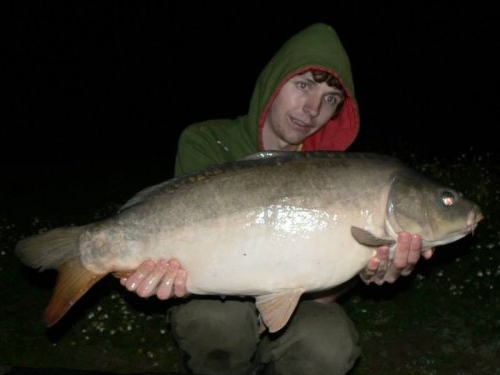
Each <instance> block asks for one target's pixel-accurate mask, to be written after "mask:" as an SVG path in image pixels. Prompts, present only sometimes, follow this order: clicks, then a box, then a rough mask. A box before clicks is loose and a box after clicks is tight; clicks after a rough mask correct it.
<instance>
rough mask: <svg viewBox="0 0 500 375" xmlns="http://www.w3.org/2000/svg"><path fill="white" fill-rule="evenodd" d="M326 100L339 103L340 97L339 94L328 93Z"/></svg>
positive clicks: (330, 102)
mask: <svg viewBox="0 0 500 375" xmlns="http://www.w3.org/2000/svg"><path fill="white" fill-rule="evenodd" d="M325 100H326V102H327V103H329V104H337V103H338V102H339V98H338V96H337V95H327V96H326V97H325Z"/></svg>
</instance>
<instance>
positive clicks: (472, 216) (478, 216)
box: [463, 208, 484, 235]
mask: <svg viewBox="0 0 500 375" xmlns="http://www.w3.org/2000/svg"><path fill="white" fill-rule="evenodd" d="M483 219H484V215H483V213H482V212H481V210H480V209H479V208H475V209H473V210H471V212H469V215H467V225H466V226H465V228H464V229H463V234H464V235H467V234H469V233H471V234H472V235H473V234H474V230H475V229H476V227H477V225H478V224H479V222H480V221H481V220H483Z"/></svg>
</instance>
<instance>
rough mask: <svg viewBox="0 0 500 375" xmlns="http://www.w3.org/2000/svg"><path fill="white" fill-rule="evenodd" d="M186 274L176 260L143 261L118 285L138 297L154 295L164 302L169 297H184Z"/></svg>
mask: <svg viewBox="0 0 500 375" xmlns="http://www.w3.org/2000/svg"><path fill="white" fill-rule="evenodd" d="M186 280H187V272H186V270H185V269H183V268H182V267H181V264H180V263H179V261H178V260H177V259H170V260H166V259H160V260H159V261H157V262H154V261H152V260H146V261H144V262H143V263H142V264H141V265H140V266H139V268H137V270H136V271H135V272H134V273H133V274H131V275H130V276H128V277H122V278H121V279H120V283H121V284H122V285H123V286H124V287H125V288H127V289H128V290H129V291H131V292H135V293H137V295H138V296H140V297H144V298H147V297H151V296H152V295H155V294H156V296H157V297H158V298H159V299H161V300H166V299H169V298H170V297H174V296H175V297H186V296H187V295H188V292H187V289H186Z"/></svg>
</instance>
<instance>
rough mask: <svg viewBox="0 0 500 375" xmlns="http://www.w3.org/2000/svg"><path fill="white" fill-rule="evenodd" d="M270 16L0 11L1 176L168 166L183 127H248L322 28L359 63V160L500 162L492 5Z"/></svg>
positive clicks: (353, 6)
mask: <svg viewBox="0 0 500 375" xmlns="http://www.w3.org/2000/svg"><path fill="white" fill-rule="evenodd" d="M224 3H226V2H224ZM269 3H270V2H251V3H250V2H248V3H247V2H228V3H226V4H222V3H218V2H213V1H198V2H192V1H183V2H182V3H178V2H174V1H157V2H153V1H136V2H124V1H59V2H54V1H39V2H35V1H33V2H30V1H27V2H26V1H3V2H2V3H1V5H0V13H1V24H2V26H1V27H2V33H1V37H2V53H1V65H2V69H1V75H2V76H1V80H2V84H1V91H2V92H3V99H2V103H3V104H2V108H3V109H2V115H1V121H2V125H1V143H2V147H1V154H0V158H1V161H2V163H3V164H9V163H19V162H22V163H30V162H36V163H40V162H44V161H50V162H63V163H70V162H72V161H90V160H92V161H99V160H113V161H115V162H118V163H120V162H123V163H127V162H128V161H129V160H136V161H144V162H147V161H148V160H155V161H157V162H160V163H164V164H165V165H166V166H169V165H171V164H172V163H173V157H174V154H175V150H176V144H177V139H178V136H179V134H180V132H181V130H182V129H183V128H184V127H185V126H187V125H189V124H190V123H192V122H195V121H200V120H206V119H211V118H220V117H235V116H237V115H241V114H244V113H246V111H247V107H248V103H249V100H250V96H251V93H252V90H253V85H254V82H255V80H256V78H257V75H258V74H259V72H260V71H261V69H262V68H263V67H264V65H265V64H266V63H267V62H268V60H269V59H270V58H271V57H272V55H273V54H274V53H275V52H276V50H277V49H278V48H279V47H280V46H281V45H282V44H283V43H284V42H285V41H286V39H288V38H289V37H290V36H292V35H293V34H294V33H296V32H298V31H300V30H301V29H302V28H304V27H306V26H308V25H309V24H311V23H313V22H318V21H321V22H326V23H329V24H331V25H332V26H333V27H334V28H335V29H336V30H337V32H338V33H339V35H340V38H341V39H342V41H343V43H344V46H345V48H346V50H347V52H348V54H349V56H350V58H351V63H352V66H353V74H354V80H355V86H356V94H357V98H358V101H359V104H360V110H361V120H362V123H361V126H362V128H361V133H360V137H359V138H358V141H357V143H356V144H355V146H354V148H356V147H357V148H364V147H366V148H369V147H370V145H371V144H377V145H391V144H393V143H395V142H399V141H401V140H402V141H403V142H408V143H410V144H414V145H420V146H421V150H423V151H422V152H424V151H425V152H426V153H428V154H431V155H432V154H435V155H439V154H440V153H443V152H446V153H449V152H458V153H460V152H462V151H464V152H465V151H468V150H471V149H472V150H477V151H484V150H486V151H490V150H491V151H494V150H496V149H497V146H496V144H497V136H496V135H495V134H496V132H497V127H498V124H499V109H498V101H499V97H500V95H499V84H500V79H499V74H498V69H499V66H500V65H499V62H500V61H499V58H498V56H497V55H498V51H499V46H500V43H499V40H500V38H499V34H500V33H499V31H498V21H500V20H499V17H498V15H497V12H496V11H494V6H493V4H494V2H484V3H483V2H481V1H474V2H472V1H471V2H460V4H454V3H453V2H429V3H428V4H426V3H425V2H422V1H418V2H417V1H401V2H394V4H392V3H389V2H388V3H384V2H368V1H366V2H361V1H345V0H344V1H330V2H326V3H325V4H322V3H321V2H307V3H305V4H295V5H293V6H292V4H291V3H289V4H288V5H287V7H286V8H284V7H283V5H282V6H281V7H278V6H272V5H269ZM230 4H231V5H230ZM245 4H249V5H245Z"/></svg>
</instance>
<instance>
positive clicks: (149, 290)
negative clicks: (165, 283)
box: [136, 261, 167, 297]
mask: <svg viewBox="0 0 500 375" xmlns="http://www.w3.org/2000/svg"><path fill="white" fill-rule="evenodd" d="M166 271H167V264H166V262H165V261H159V262H157V263H156V265H155V267H154V269H153V271H152V272H151V273H149V275H147V276H146V278H145V279H144V280H142V281H141V282H140V283H139V285H138V286H137V290H136V293H137V294H138V295H139V296H141V297H150V296H152V295H153V294H155V293H156V290H157V288H158V284H159V283H160V281H161V279H162V278H163V276H164V275H165V272H166Z"/></svg>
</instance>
